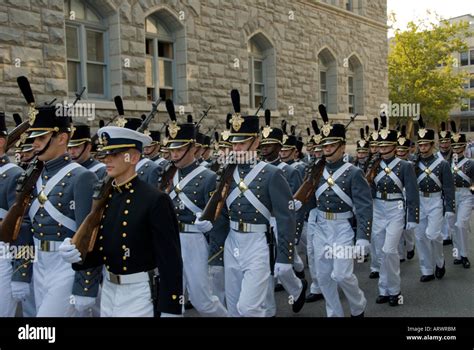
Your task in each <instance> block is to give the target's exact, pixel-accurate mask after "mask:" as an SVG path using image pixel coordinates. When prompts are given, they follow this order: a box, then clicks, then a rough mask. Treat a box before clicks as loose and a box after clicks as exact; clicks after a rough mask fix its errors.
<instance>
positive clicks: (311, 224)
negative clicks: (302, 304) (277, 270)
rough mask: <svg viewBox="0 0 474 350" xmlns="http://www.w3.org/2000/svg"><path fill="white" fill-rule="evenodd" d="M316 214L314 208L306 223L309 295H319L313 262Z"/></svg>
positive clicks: (314, 263)
mask: <svg viewBox="0 0 474 350" xmlns="http://www.w3.org/2000/svg"><path fill="white" fill-rule="evenodd" d="M316 213H317V209H316V208H314V209H312V210H311V211H310V212H309V215H308V223H307V230H306V235H307V242H308V243H307V245H306V248H307V254H308V269H309V274H310V276H311V286H310V288H309V291H310V293H313V294H321V288H319V283H318V279H317V277H316V262H315V260H314V246H313V240H314V231H315V230H316Z"/></svg>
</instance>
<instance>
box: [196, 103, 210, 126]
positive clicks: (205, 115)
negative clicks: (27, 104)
mask: <svg viewBox="0 0 474 350" xmlns="http://www.w3.org/2000/svg"><path fill="white" fill-rule="evenodd" d="M211 108H212V105H209V107H208V108H207V110H205V111H202V117H201V119H199V121H198V122H197V124H196V127H198V126H199V125H200V124H201V122H202V120H203V119H204V118H205V117H207V113H209V111H210V110H211Z"/></svg>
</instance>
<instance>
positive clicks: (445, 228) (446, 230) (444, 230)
mask: <svg viewBox="0 0 474 350" xmlns="http://www.w3.org/2000/svg"><path fill="white" fill-rule="evenodd" d="M451 232H452V229H451V227H449V223H448V221H447V220H446V219H445V218H444V217H443V223H442V226H441V234H442V235H443V240H446V239H451Z"/></svg>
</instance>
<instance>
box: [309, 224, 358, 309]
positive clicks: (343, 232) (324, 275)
mask: <svg viewBox="0 0 474 350" xmlns="http://www.w3.org/2000/svg"><path fill="white" fill-rule="evenodd" d="M353 239H354V231H353V230H352V227H351V225H350V223H349V221H348V220H326V219H325V218H323V217H322V215H318V219H317V222H316V225H315V231H314V235H313V246H314V259H315V262H316V275H317V278H318V281H319V286H320V287H321V291H322V292H323V295H324V299H325V302H326V313H327V316H328V317H344V311H343V309H342V305H341V300H340V299H339V293H338V290H337V287H338V286H339V287H341V289H342V291H343V292H344V294H345V296H346V298H347V300H348V301H349V305H350V308H351V314H352V315H354V316H358V315H360V314H361V313H362V312H364V310H365V306H366V305H367V300H366V299H365V296H364V293H363V292H362V290H361V289H360V288H359V283H358V281H357V278H356V276H355V275H354V273H353V271H354V260H353V258H352V257H347V258H346V257H342V258H339V257H333V256H329V255H328V254H327V251H328V248H329V249H331V248H332V247H333V246H334V245H336V246H338V247H352V246H353V245H354V242H353Z"/></svg>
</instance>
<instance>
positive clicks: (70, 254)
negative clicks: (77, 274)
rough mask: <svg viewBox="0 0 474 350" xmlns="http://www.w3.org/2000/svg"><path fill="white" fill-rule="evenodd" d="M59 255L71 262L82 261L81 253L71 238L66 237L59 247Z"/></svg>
mask: <svg viewBox="0 0 474 350" xmlns="http://www.w3.org/2000/svg"><path fill="white" fill-rule="evenodd" d="M58 251H59V255H61V258H63V260H64V261H65V262H68V263H70V264H73V263H77V262H79V261H81V253H80V252H79V250H77V248H76V246H75V245H74V244H72V243H71V239H70V238H66V239H65V240H64V242H63V243H61V245H60V246H59V248H58Z"/></svg>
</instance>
